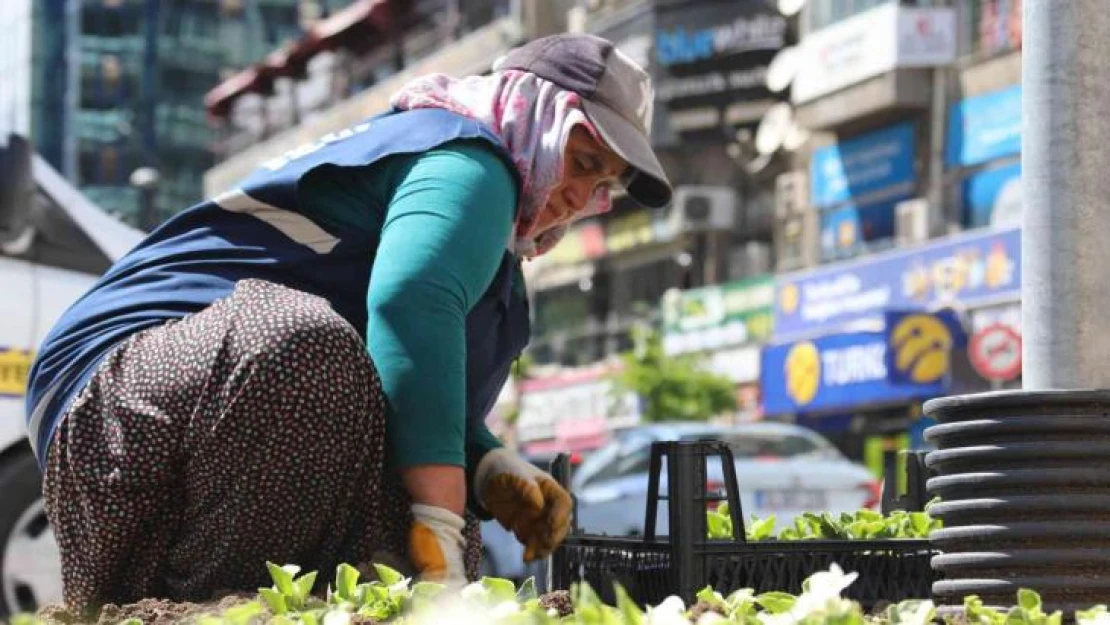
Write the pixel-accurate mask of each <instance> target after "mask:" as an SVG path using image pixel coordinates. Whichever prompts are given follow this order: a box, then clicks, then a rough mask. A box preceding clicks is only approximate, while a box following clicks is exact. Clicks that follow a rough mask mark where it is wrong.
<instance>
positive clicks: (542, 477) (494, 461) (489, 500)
mask: <svg viewBox="0 0 1110 625" xmlns="http://www.w3.org/2000/svg"><path fill="white" fill-rule="evenodd" d="M474 481H475V484H474V488H475V493H476V494H477V496H478V501H480V502H482V505H484V506H485V508H486V510H488V511H489V512H490V514H492V515H493V517H494V518H495V519H497V521H498V522H499V523H501V525H502V526H503V527H504V528H505V529H507V530H509V531H511V532H513V533H514V534H515V535H516V537H517V540H519V541H520V542H521V543H522V544H523V545H524V561H525V562H531V561H532V560H537V559H540V558H546V557H547V556H548V555H550V554H551V552H552V551H554V550H555V548H556V547H558V546H559V543H561V542H563V539H564V538H566V535H567V530H568V529H570V509H571V499H570V494H569V493H567V491H566V490H564V489H563V487H562V486H559V483H558V482H556V481H555V480H554V479H552V477H551V476H550V475H548V474H546V473H544V472H543V471H540V470H539V469H537V468H536V467H534V466H532V464H531V463H529V462H526V461H525V460H523V459H522V458H521V457H520V456H518V455H516V454H515V453H513V452H511V451H509V450H508V449H504V448H501V449H494V450H493V451H490V452H489V453H487V454H486V455H485V457H484V458H482V461H481V462H479V463H478V469H477V471H476V472H475V477H474Z"/></svg>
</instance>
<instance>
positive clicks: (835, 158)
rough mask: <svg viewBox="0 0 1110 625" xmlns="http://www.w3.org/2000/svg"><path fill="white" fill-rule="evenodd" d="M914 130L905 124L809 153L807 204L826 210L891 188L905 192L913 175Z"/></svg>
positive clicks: (911, 124)
mask: <svg viewBox="0 0 1110 625" xmlns="http://www.w3.org/2000/svg"><path fill="white" fill-rule="evenodd" d="M915 132H916V131H915V129H914V125H913V123H912V122H905V123H901V124H897V125H895V126H890V127H889V128H884V129H882V130H877V131H875V132H870V133H867V134H865V135H861V136H859V137H856V138H854V139H849V140H848V141H844V142H841V143H837V144H835V145H830V146H828V147H824V148H821V149H819V150H817V151H816V152H814V153H813V159H812V161H811V163H810V202H811V203H812V204H813V205H814V206H817V207H826V206H833V205H835V204H839V203H841V202H846V201H849V200H851V199H852V198H858V197H861V196H864V195H868V194H870V193H875V192H878V191H884V190H888V189H892V188H895V187H904V188H906V189H909V188H910V187H911V186H912V183H913V181H914V179H915V176H914V145H915V140H914V137H915Z"/></svg>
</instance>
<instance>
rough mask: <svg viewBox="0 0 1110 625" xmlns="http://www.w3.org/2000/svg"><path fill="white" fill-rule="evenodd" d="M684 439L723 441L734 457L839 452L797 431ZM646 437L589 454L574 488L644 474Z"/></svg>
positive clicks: (830, 454) (796, 456) (710, 434)
mask: <svg viewBox="0 0 1110 625" xmlns="http://www.w3.org/2000/svg"><path fill="white" fill-rule="evenodd" d="M678 439H679V440H684V441H711V440H721V441H725V442H726V443H727V444H728V446H729V448H730V449H732V455H733V457H734V458H735V459H736V460H794V459H805V458H839V457H840V452H838V451H837V450H836V448H835V447H833V446H832V444H830V443H829V442H828V441H826V440H825V439H823V438H821V437H820V436H817V435H812V436H811V435H808V434H806V433H802V432H798V433H793V432H777V431H762V432H751V431H748V432H744V431H736V430H732V431H727V430H725V431H720V432H711V431H703V432H698V433H694V434H685V435H682V436H679V437H678ZM654 440H655V439H654V438H652V437H649V436H624V437H621V438H620V439H618V440H614V441H612V442H610V443H609V444H608V445H605V446H604V447H602V448H600V449H598V450H597V451H596V452H594V453H593V454H591V455H590V456H589V457H588V458H586V460H585V461H584V462H583V463H582V466H581V467H579V469H578V471H577V473H576V474H575V476H574V478H575V479H574V480H573V487H574V488H581V487H584V486H587V485H589V484H594V483H597V482H601V481H604V480H609V479H613V478H619V477H626V476H630V475H636V474H646V473H647V472H648V470H649V465H650V461H651V443H652V442H653V441H654Z"/></svg>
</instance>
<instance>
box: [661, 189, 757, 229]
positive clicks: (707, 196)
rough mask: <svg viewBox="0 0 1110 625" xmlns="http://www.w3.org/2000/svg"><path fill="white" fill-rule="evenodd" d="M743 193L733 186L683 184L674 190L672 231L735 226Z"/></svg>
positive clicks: (671, 217)
mask: <svg viewBox="0 0 1110 625" xmlns="http://www.w3.org/2000/svg"><path fill="white" fill-rule="evenodd" d="M739 206H740V194H739V193H737V192H736V190H735V189H733V188H731V187H723V186H701V185H683V186H679V187H676V188H675V190H674V202H673V206H672V207H671V215H670V222H671V232H675V233H680V232H707V231H711V230H726V231H730V230H734V229H735V228H736V221H737V214H738V213H739V210H738V209H739Z"/></svg>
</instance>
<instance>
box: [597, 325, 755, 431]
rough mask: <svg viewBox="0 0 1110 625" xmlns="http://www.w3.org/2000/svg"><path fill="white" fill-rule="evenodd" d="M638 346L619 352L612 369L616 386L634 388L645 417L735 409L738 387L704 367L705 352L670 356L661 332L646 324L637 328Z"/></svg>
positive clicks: (687, 416)
mask: <svg viewBox="0 0 1110 625" xmlns="http://www.w3.org/2000/svg"><path fill="white" fill-rule="evenodd" d="M634 339H635V342H636V348H635V349H633V350H632V351H630V352H627V353H625V354H623V355H622V356H621V359H622V360H623V362H624V366H623V367H622V368H621V370H620V371H619V372H617V373H616V374H614V376H613V382H614V386H615V387H616V390H617V391H618V392H633V393H635V394H637V395H638V396H639V397H640V398H641V401H642V413H641V416H642V418H643V420H644V421H645V422H648V423H655V422H659V421H707V420H709V419H710V418H711V417H713V416H716V415H719V414H722V413H725V412H731V411H734V410H736V408H737V403H736V387H735V385H734V384H733V383H732V380H729V379H728V378H726V377H723V376H720V375H717V374H716V373H713V372H712V371H709V370H708V369H706V368H705V366H704V363H703V360H702V358H701V357H699V356H696V355H693V354H689V355H681V356H668V355H667V354H666V353H665V352H664V350H663V338H662V336H660V334H659V333H658V332H656V331H654V330H651V329H648V328H646V327H642V328H637V329H636V330H634Z"/></svg>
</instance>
